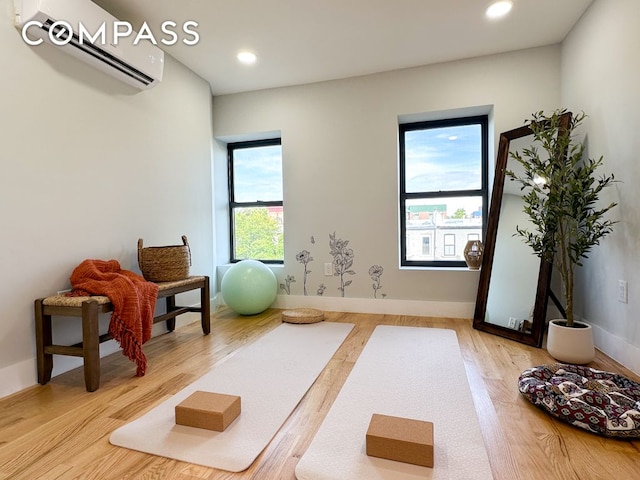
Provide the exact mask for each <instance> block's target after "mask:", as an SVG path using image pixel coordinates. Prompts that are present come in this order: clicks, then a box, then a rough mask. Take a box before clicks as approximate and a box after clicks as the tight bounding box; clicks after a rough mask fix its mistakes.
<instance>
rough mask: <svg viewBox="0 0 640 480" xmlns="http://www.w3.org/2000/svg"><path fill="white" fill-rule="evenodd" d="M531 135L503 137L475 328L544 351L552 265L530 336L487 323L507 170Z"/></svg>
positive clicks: (518, 132)
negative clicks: (514, 150)
mask: <svg viewBox="0 0 640 480" xmlns="http://www.w3.org/2000/svg"><path fill="white" fill-rule="evenodd" d="M563 117H564V118H562V119H561V121H560V129H562V128H563V126H566V125H568V122H569V121H570V118H571V114H570V113H566V114H565V115H564V116H563ZM529 135H533V132H532V131H531V129H530V128H529V127H528V126H522V127H519V128H515V129H513V130H509V131H508V132H503V133H501V134H500V142H499V144H498V155H497V158H496V169H495V177H494V180H493V191H492V192H491V205H490V208H489V218H488V219H487V233H486V236H485V241H484V254H483V257H482V266H481V270H480V280H479V282H478V296H477V298H476V308H475V313H474V315H473V328H475V329H478V330H482V331H485V332H488V333H492V334H494V335H499V336H501V337H505V338H509V339H511V340H516V341H518V342H521V343H525V344H527V345H532V346H534V347H540V346H542V338H543V335H544V327H545V321H546V312H547V304H548V300H549V293H550V290H549V285H550V282H551V270H552V265H551V264H550V263H548V262H545V261H540V269H539V271H538V287H537V289H536V296H535V301H534V307H533V317H532V326H531V331H530V332H521V331H519V330H514V329H511V328H507V327H503V326H501V325H494V324H491V323H488V322H485V314H486V309H487V297H488V295H489V284H490V280H491V273H492V272H491V269H492V266H493V257H494V254H495V245H496V236H497V233H498V222H499V220H500V209H501V207H502V194H503V192H504V182H505V170H506V168H507V161H508V160H509V146H510V143H511V141H512V140H515V139H518V138H523V137H527V136H529ZM514 233H515V232H514Z"/></svg>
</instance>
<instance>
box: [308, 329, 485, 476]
mask: <svg viewBox="0 0 640 480" xmlns="http://www.w3.org/2000/svg"><path fill="white" fill-rule="evenodd" d="M373 413H380V414H383V415H392V416H398V417H407V418H414V419H418V420H426V421H430V422H433V424H434V427H433V429H434V467H433V468H427V467H421V466H416V465H410V464H406V463H401V462H395V461H391V460H385V459H382V458H375V457H369V456H367V454H366V453H365V452H366V450H365V447H366V437H365V435H366V432H367V428H368V426H369V421H370V419H371V415H372V414H373ZM295 472H296V477H297V478H298V479H299V480H344V479H349V480H378V479H385V480H412V479H421V480H424V479H434V480H441V479H448V480H484V479H492V478H493V476H492V473H491V467H490V465H489V459H488V457H487V453H486V450H485V447H484V441H483V439H482V434H481V431H480V425H479V423H478V418H477V416H476V411H475V408H474V406H473V400H472V397H471V390H470V388H469V383H468V381H467V375H466V371H465V368H464V363H463V361H462V355H461V353H460V347H459V345H458V339H457V337H456V334H455V332H454V331H453V330H444V329H437V328H420V327H392V326H378V327H377V328H376V329H375V331H374V332H373V334H372V335H371V338H370V339H369V341H368V343H367V345H366V346H365V348H364V350H363V352H362V354H361V355H360V357H359V358H358V360H357V362H356V364H355V366H354V368H353V370H352V371H351V374H350V375H349V377H348V378H347V381H346V383H345V384H344V386H343V387H342V390H340V393H339V394H338V397H337V398H336V400H335V402H334V404H333V405H332V407H331V410H330V411H329V413H328V414H327V416H326V418H325V420H324V422H323V423H322V425H321V426H320V429H319V430H318V433H317V434H316V436H315V438H314V439H313V441H312V442H311V445H310V446H309V449H308V450H307V451H306V453H305V454H304V455H303V456H302V458H301V459H300V461H299V462H298V465H297V466H296V471H295Z"/></svg>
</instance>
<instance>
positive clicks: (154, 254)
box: [138, 235, 191, 282]
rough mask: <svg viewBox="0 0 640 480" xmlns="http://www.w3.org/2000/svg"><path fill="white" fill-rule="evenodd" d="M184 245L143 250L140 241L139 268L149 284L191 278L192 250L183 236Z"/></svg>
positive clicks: (140, 241)
mask: <svg viewBox="0 0 640 480" xmlns="http://www.w3.org/2000/svg"><path fill="white" fill-rule="evenodd" d="M182 243H183V244H184V245H170V246H167V247H145V248H142V239H139V240H138V266H139V267H140V271H141V272H142V276H143V277H144V278H145V280H147V281H149V282H173V281H176V280H183V279H185V278H187V277H188V276H189V266H190V265H191V250H190V249H189V242H188V241H187V236H186V235H183V236H182Z"/></svg>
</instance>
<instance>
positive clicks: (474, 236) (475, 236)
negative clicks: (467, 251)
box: [467, 233, 480, 241]
mask: <svg viewBox="0 0 640 480" xmlns="http://www.w3.org/2000/svg"><path fill="white" fill-rule="evenodd" d="M469 240H480V234H479V233H468V234H467V241H469Z"/></svg>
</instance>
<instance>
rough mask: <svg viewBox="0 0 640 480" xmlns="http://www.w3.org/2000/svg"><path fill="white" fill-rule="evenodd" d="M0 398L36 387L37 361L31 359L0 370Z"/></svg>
mask: <svg viewBox="0 0 640 480" xmlns="http://www.w3.org/2000/svg"><path fill="white" fill-rule="evenodd" d="M0 378H2V382H0V398H2V397H6V396H7V395H11V394H12V393H15V392H19V391H20V390H24V389H25V388H28V387H31V386H32V385H35V383H36V382H35V380H36V378H37V373H36V360H35V358H30V359H28V360H24V361H22V362H19V363H14V364H13V365H9V366H8V367H4V368H0Z"/></svg>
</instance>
